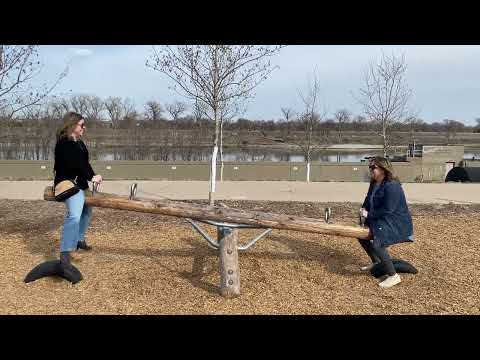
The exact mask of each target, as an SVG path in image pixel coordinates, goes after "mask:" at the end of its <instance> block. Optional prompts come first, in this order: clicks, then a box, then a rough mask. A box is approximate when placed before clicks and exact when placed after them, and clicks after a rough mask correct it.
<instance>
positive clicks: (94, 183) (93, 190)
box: [92, 181, 99, 195]
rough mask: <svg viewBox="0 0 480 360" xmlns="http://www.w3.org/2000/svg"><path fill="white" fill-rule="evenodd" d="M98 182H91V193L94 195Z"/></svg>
mask: <svg viewBox="0 0 480 360" xmlns="http://www.w3.org/2000/svg"><path fill="white" fill-rule="evenodd" d="M98 185H99V184H98V182H95V181H94V182H93V183H92V195H95V193H96V192H97V189H98Z"/></svg>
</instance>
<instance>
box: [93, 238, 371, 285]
mask: <svg viewBox="0 0 480 360" xmlns="http://www.w3.org/2000/svg"><path fill="white" fill-rule="evenodd" d="M269 240H272V241H276V242H278V243H281V244H284V245H286V246H287V247H288V248H289V249H290V250H291V251H292V253H290V254H286V253H277V252H272V251H258V252H256V251H247V252H241V253H240V270H241V268H242V257H243V258H248V259H253V260H255V263H259V262H258V260H259V259H268V260H298V259H302V260H307V261H313V262H316V263H318V265H319V266H324V267H326V270H327V271H329V272H331V273H336V274H339V275H343V276H351V275H354V276H364V274H363V273H360V271H352V270H349V269H347V268H346V267H345V265H349V264H360V261H359V258H358V257H355V256H352V255H351V254H349V253H347V252H344V251H341V250H338V249H334V248H331V247H327V246H323V245H319V244H314V243H311V242H308V241H302V240H296V239H295V240H294V239H291V238H288V237H286V236H278V235H277V236H269ZM181 241H182V242H186V243H188V244H189V245H191V246H192V248H190V249H172V250H168V249H152V248H146V249H125V248H115V247H105V246H97V247H95V248H96V250H97V251H99V252H100V253H104V254H111V255H120V256H139V257H145V258H150V259H154V260H155V258H160V257H191V258H193V266H192V271H178V270H176V269H174V268H170V267H168V266H166V265H165V264H164V263H163V262H162V261H159V260H158V259H157V260H156V263H157V264H158V265H159V266H161V267H162V268H164V269H166V270H168V271H169V272H172V273H175V274H177V275H178V276H180V277H182V278H184V279H186V280H188V281H189V282H190V283H191V284H192V285H193V286H194V287H196V288H199V289H202V290H204V291H206V292H208V293H212V294H213V293H214V294H216V293H218V290H219V289H218V284H212V283H211V282H209V281H205V280H204V276H206V275H209V274H211V273H212V272H215V273H218V269H217V267H213V268H212V266H211V261H210V260H209V259H208V258H211V257H217V256H218V252H217V251H216V250H213V249H211V248H209V247H208V246H206V245H205V244H204V243H203V242H200V241H198V238H191V237H185V238H182V239H181Z"/></svg>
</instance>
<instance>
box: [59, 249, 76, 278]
mask: <svg viewBox="0 0 480 360" xmlns="http://www.w3.org/2000/svg"><path fill="white" fill-rule="evenodd" d="M60 268H61V270H62V271H63V274H64V277H66V278H67V279H74V280H76V281H72V282H74V283H76V282H78V281H79V280H80V279H81V274H80V279H78V280H77V278H79V271H78V270H77V269H76V268H75V266H73V265H72V263H71V257H70V252H69V251H64V252H61V253H60Z"/></svg>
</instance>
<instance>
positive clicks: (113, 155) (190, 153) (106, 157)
mask: <svg viewBox="0 0 480 360" xmlns="http://www.w3.org/2000/svg"><path fill="white" fill-rule="evenodd" d="M2 145H3V146H2ZM89 152H90V159H91V160H103V161H110V160H150V161H203V162H206V161H210V158H211V156H212V154H211V149H210V148H193V147H192V148H186V147H185V148H177V149H175V148H166V147H164V148H162V147H158V148H153V149H152V148H148V149H147V148H137V149H135V148H122V147H118V148H112V149H96V148H90V149H89ZM380 154H381V151H376V150H371V151H355V152H354V151H341V152H340V151H338V152H336V151H318V152H315V153H313V154H312V161H321V162H359V161H361V160H362V159H364V158H365V157H366V156H372V155H380ZM223 155H224V160H225V161H226V162H254V161H273V162H304V161H305V158H304V156H303V155H302V154H301V153H300V152H299V151H298V150H295V151H294V150H292V151H284V150H272V149H225V150H224V153H223ZM472 157H475V158H476V159H480V149H478V150H477V149H473V150H470V149H469V151H468V152H466V153H465V155H464V158H465V159H471V158H472ZM51 159H53V149H50V148H47V149H42V148H40V147H34V146H25V145H22V146H11V145H10V146H4V144H0V160H51Z"/></svg>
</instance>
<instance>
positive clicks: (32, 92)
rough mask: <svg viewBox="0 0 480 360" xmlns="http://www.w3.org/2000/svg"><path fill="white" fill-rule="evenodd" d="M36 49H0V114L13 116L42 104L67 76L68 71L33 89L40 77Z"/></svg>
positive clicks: (20, 47)
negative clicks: (35, 81)
mask: <svg viewBox="0 0 480 360" xmlns="http://www.w3.org/2000/svg"><path fill="white" fill-rule="evenodd" d="M38 49H39V47H38V46H36V45H25V46H23V45H22V46H20V45H0V114H2V115H3V116H5V117H7V118H12V117H13V115H14V114H16V113H18V112H19V111H21V110H23V109H26V108H28V107H30V106H34V105H37V104H39V103H40V102H41V101H43V100H45V99H46V98H47V96H48V95H49V94H50V93H51V92H52V91H53V89H54V88H55V87H56V86H57V85H58V83H59V82H60V81H61V80H62V79H63V78H64V77H65V76H66V75H67V72H68V67H66V68H65V70H64V71H63V72H62V73H61V74H60V75H59V76H58V77H57V78H56V79H55V81H54V82H53V83H52V84H50V85H47V84H43V85H42V86H39V87H36V86H34V85H33V83H32V80H33V79H34V78H35V77H36V76H37V75H38V74H39V73H40V71H41V69H42V64H41V62H40V60H39V55H38Z"/></svg>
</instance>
